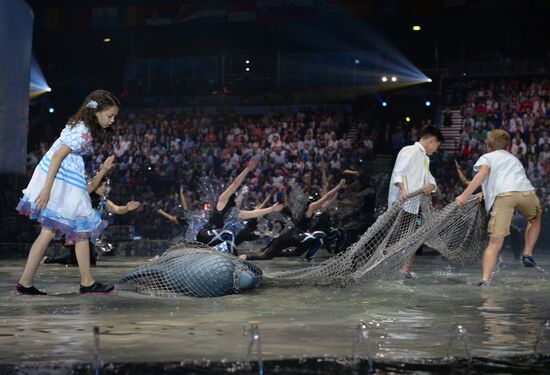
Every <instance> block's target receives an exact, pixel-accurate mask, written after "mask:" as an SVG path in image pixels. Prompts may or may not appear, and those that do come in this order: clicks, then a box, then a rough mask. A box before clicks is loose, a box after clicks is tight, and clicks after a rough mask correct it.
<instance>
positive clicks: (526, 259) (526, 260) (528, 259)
mask: <svg viewBox="0 0 550 375" xmlns="http://www.w3.org/2000/svg"><path fill="white" fill-rule="evenodd" d="M521 262H522V263H523V265H524V266H525V267H536V266H537V263H536V262H535V258H533V257H532V256H531V255H527V256H522V257H521Z"/></svg>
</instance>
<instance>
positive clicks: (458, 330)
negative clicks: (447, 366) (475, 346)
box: [447, 324, 472, 363]
mask: <svg viewBox="0 0 550 375" xmlns="http://www.w3.org/2000/svg"><path fill="white" fill-rule="evenodd" d="M454 340H457V341H462V342H463V343H464V352H465V353H466V357H467V358H468V363H471V362H472V353H471V352H470V343H469V341H468V335H467V331H466V328H464V327H463V326H462V325H460V324H459V325H457V326H456V327H453V329H452V330H451V338H450V339H449V346H448V347H447V358H450V352H451V345H452V343H453V341H454Z"/></svg>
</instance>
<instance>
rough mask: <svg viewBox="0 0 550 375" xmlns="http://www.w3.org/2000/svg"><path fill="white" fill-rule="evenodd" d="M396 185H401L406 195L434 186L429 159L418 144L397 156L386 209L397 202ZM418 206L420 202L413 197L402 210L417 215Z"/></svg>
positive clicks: (398, 194)
mask: <svg viewBox="0 0 550 375" xmlns="http://www.w3.org/2000/svg"><path fill="white" fill-rule="evenodd" d="M397 183H401V184H403V185H404V186H405V191H406V192H407V193H413V192H415V191H417V190H419V189H421V188H422V187H424V186H426V185H429V184H433V185H434V186H435V185H436V183H435V178H434V177H433V176H432V174H431V173H430V158H429V157H428V155H427V154H426V150H425V149H424V147H423V146H422V145H421V144H420V143H419V142H416V143H415V144H414V145H411V146H405V147H403V148H402V149H401V151H399V154H398V155H397V159H396V161H395V165H394V167H393V172H392V175H391V181H390V189H389V194H388V207H391V206H392V205H393V204H394V203H395V202H396V201H398V200H399V196H400V189H399V187H398V186H397V185H396V184H397ZM434 191H435V189H434ZM419 206H420V200H419V199H418V198H417V197H415V198H412V199H410V200H409V201H407V202H406V204H405V205H404V209H405V210H406V211H407V212H410V213H418V208H419Z"/></svg>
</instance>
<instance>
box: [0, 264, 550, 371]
mask: <svg viewBox="0 0 550 375" xmlns="http://www.w3.org/2000/svg"><path fill="white" fill-rule="evenodd" d="M503 258H504V261H503V263H502V264H501V265H500V269H499V271H498V273H497V274H496V275H495V278H494V280H493V283H492V285H491V286H489V287H477V286H475V284H476V282H477V280H478V277H479V273H480V272H479V271H480V265H475V266H471V267H465V268H462V267H456V266H451V265H450V264H449V263H448V262H447V261H446V260H444V259H443V258H441V257H439V256H420V257H417V258H416V261H415V264H414V266H413V271H414V272H415V274H416V277H415V278H414V279H408V280H404V281H378V282H369V283H366V284H363V285H357V286H354V287H351V288H348V289H340V288H335V287H325V288H321V287H300V288H272V287H270V288H268V287H261V288H259V289H256V290H253V291H252V292H249V293H247V294H241V295H230V296H225V297H220V298H210V299H206V298H203V299H199V298H191V297H178V298H166V297H162V298H161V297H150V296H144V295H140V294H137V293H134V292H131V291H128V290H121V289H117V290H116V291H115V293H113V294H112V295H97V296H80V295H79V294H78V293H77V290H78V281H79V278H78V270H77V268H66V267H63V266H56V265H41V267H40V269H39V273H38V275H37V278H36V281H35V285H36V286H37V287H38V288H40V289H43V290H45V291H47V292H49V293H50V295H48V296H32V297H31V296H18V295H14V294H13V292H12V289H13V286H14V284H15V282H16V281H17V279H18V277H19V274H20V272H21V270H22V267H23V264H24V261H23V260H15V261H14V260H4V261H0V347H1V348H2V350H0V363H4V364H5V363H15V364H32V363H44V362H51V361H55V362H57V363H59V362H61V363H89V362H91V358H92V348H93V335H92V328H93V327H94V326H99V327H100V330H101V337H100V346H101V355H102V359H103V360H104V361H105V362H119V363H123V362H124V363H128V362H174V361H183V360H194V359H197V360H202V359H209V360H213V361H221V360H227V361H241V360H243V359H244V357H245V353H246V349H247V346H248V341H247V339H246V337H245V336H244V335H243V333H242V331H243V327H249V326H250V324H251V323H252V322H254V323H257V324H258V325H259V327H260V331H261V339H262V352H263V358H264V359H266V360H269V359H282V358H285V359H289V358H290V359H296V358H313V357H324V356H328V357H339V356H351V353H352V346H353V342H354V339H355V337H356V335H357V330H356V329H357V325H358V323H359V321H361V320H363V321H364V322H365V323H366V324H367V326H368V331H369V336H370V341H369V345H370V346H371V350H372V352H373V355H374V357H375V358H376V359H380V360H386V359H387V360H406V359H418V358H443V357H445V356H446V355H447V350H448V343H449V340H450V338H451V330H452V329H453V328H454V327H456V325H457V324H461V325H462V326H463V327H464V328H465V329H466V330H467V337H468V340H469V344H470V348H471V351H472V355H474V356H476V357H492V358H498V357H505V356H512V355H518V354H532V353H533V348H534V345H535V341H536V339H537V335H538V333H539V327H540V324H541V322H543V321H544V320H546V319H550V283H549V275H548V274H545V273H543V272H542V271H540V270H537V269H532V268H524V267H523V266H522V265H521V264H520V263H519V261H517V260H514V259H513V258H512V256H511V255H510V254H509V253H507V254H504V256H503ZM536 259H537V261H538V263H539V264H540V265H541V267H542V268H544V269H547V270H550V256H548V255H547V256H541V255H538V256H537V257H536ZM145 262H147V260H146V258H128V257H114V258H107V260H103V261H101V262H98V267H96V268H95V269H94V275H95V277H96V278H97V280H99V281H110V282H115V281H116V280H117V279H118V277H119V276H120V275H122V274H123V273H124V272H125V271H127V270H129V269H131V268H134V267H136V266H138V265H140V264H143V263H145ZM257 264H259V265H260V267H262V268H263V269H264V272H265V271H269V270H280V269H284V268H288V267H301V266H304V262H303V261H301V260H300V259H291V260H289V259H283V260H276V261H269V262H261V263H260V262H259V263H257ZM541 349H542V350H543V352H544V353H549V352H550V332H549V334H548V337H547V339H546V340H545V341H544V342H542V345H541ZM451 355H455V356H464V355H465V353H464V345H463V343H461V342H457V341H455V343H454V344H453V345H452V346H451Z"/></svg>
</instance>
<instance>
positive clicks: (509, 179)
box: [474, 150, 535, 212]
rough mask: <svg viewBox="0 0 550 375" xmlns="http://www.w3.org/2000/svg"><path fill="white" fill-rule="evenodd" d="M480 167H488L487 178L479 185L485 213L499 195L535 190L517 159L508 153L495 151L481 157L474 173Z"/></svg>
mask: <svg viewBox="0 0 550 375" xmlns="http://www.w3.org/2000/svg"><path fill="white" fill-rule="evenodd" d="M482 165H487V166H488V167H489V176H487V178H486V179H485V181H483V183H482V184H481V189H482V190H483V196H484V199H485V208H486V209H487V212H489V211H490V210H491V207H493V203H494V202H495V198H496V197H497V195H499V194H502V193H507V192H511V191H531V190H535V189H534V188H533V185H532V184H531V182H530V181H529V179H528V178H527V175H526V174H525V169H524V168H523V165H522V164H521V162H520V161H519V159H518V158H516V157H515V156H514V155H512V154H511V153H509V152H508V151H505V150H497V151H493V152H489V153H487V154H484V155H481V157H480V158H479V160H478V161H477V162H476V163H475V165H474V172H478V171H479V169H480V168H481V166H482Z"/></svg>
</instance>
